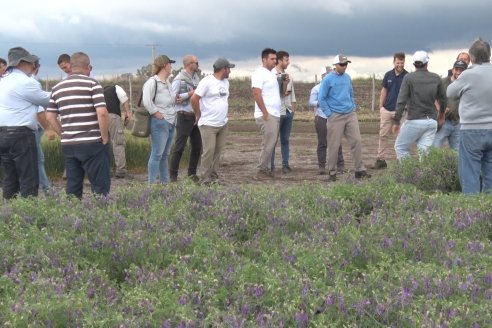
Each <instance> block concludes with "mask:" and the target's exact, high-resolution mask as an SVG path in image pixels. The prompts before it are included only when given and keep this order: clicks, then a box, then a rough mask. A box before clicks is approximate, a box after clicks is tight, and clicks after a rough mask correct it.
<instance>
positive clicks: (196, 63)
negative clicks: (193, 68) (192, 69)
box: [190, 62, 198, 65]
mask: <svg viewBox="0 0 492 328" xmlns="http://www.w3.org/2000/svg"><path fill="white" fill-rule="evenodd" d="M190 64H197V65H198V62H191V63H190Z"/></svg>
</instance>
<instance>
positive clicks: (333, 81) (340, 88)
mask: <svg viewBox="0 0 492 328" xmlns="http://www.w3.org/2000/svg"><path fill="white" fill-rule="evenodd" d="M318 103H319V107H320V108H321V110H322V111H323V113H324V114H325V115H326V117H330V116H331V115H332V114H333V113H339V114H349V113H351V112H353V111H354V110H355V100H354V90H353V88H352V79H351V78H350V76H349V75H347V74H346V73H343V74H338V73H336V72H335V71H333V72H331V73H330V74H328V75H327V76H325V78H324V79H323V80H321V86H320V88H319V95H318Z"/></svg>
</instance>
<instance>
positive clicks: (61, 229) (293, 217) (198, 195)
mask: <svg viewBox="0 0 492 328" xmlns="http://www.w3.org/2000/svg"><path fill="white" fill-rule="evenodd" d="M439 156H440V155H439ZM448 160H449V159H446V158H445V157H436V158H434V159H433V160H432V161H430V162H428V163H427V164H424V165H426V167H420V168H419V169H416V170H415V167H413V168H412V165H409V166H408V167H407V168H408V169H410V170H414V171H413V173H412V171H407V168H404V169H403V170H402V169H401V168H400V169H399V170H398V172H400V173H401V171H407V172H406V176H402V175H398V174H397V172H391V171H390V172H388V174H387V175H386V176H385V177H384V178H381V179H377V180H374V179H373V180H372V181H371V182H364V183H357V182H355V183H345V184H337V185H335V186H332V187H329V186H327V185H326V184H321V183H320V184H309V185H308V184H306V185H298V186H295V187H292V188H286V189H284V190H278V189H275V188H274V187H270V186H261V185H235V186H212V187H201V186H196V185H195V184H193V183H180V184H170V185H162V186H154V187H148V186H142V185H140V186H133V187H128V188H121V189H118V190H116V191H115V192H113V193H112V194H111V196H110V197H109V198H99V199H98V198H90V197H88V198H84V199H83V200H82V201H78V200H74V199H67V198H66V197H65V196H63V195H61V194H60V195H53V196H51V197H48V198H39V199H17V200H13V201H11V202H8V203H4V204H3V206H2V207H1V208H0V258H1V259H2V261H1V262H0V268H1V272H2V273H1V275H0V326H2V327H490V326H492V319H491V318H492V302H491V298H492V245H491V239H492V224H491V220H490V218H491V217H492V210H491V209H492V198H490V196H488V195H485V196H477V197H466V198H465V197H464V196H462V195H461V194H460V193H457V192H450V193H443V192H440V191H436V189H433V188H436V187H437V188H439V186H438V185H434V186H433V187H432V186H431V185H430V184H432V183H434V181H436V179H435V178H436V175H439V176H441V178H442V179H441V181H444V182H445V181H446V180H450V179H451V180H452V179H454V178H455V173H454V175H453V174H451V175H450V171H436V172H434V179H429V178H428V177H429V174H430V173H431V172H430V170H429V168H431V166H432V165H435V163H436V162H440V163H445V162H446V161H448ZM454 160H455V157H454ZM454 160H453V162H452V163H454ZM417 166H418V165H417ZM442 166H443V167H448V166H447V165H442ZM426 172H427V173H426ZM452 172H455V167H453V168H452ZM451 176H453V178H451ZM402 179H408V181H407V183H404V181H402ZM419 179H421V181H420V182H423V184H420V185H419ZM425 186H427V187H429V186H430V187H431V188H427V189H426V188H422V187H425Z"/></svg>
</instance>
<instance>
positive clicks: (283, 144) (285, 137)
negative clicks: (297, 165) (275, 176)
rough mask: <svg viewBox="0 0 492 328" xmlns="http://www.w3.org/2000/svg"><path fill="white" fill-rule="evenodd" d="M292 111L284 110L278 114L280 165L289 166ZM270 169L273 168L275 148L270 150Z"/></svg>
mask: <svg viewBox="0 0 492 328" xmlns="http://www.w3.org/2000/svg"><path fill="white" fill-rule="evenodd" d="M293 120H294V113H292V112H290V111H288V110H287V111H286V114H285V115H282V116H280V125H279V131H278V133H279V136H280V152H281V153H282V167H287V166H289V139H290V131H291V130H292V121H293ZM271 168H272V171H273V170H274V169H275V148H273V152H272V166H271Z"/></svg>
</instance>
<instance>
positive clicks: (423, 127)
mask: <svg viewBox="0 0 492 328" xmlns="http://www.w3.org/2000/svg"><path fill="white" fill-rule="evenodd" d="M436 130H437V121H436V120H434V119H432V118H425V119H420V120H406V121H405V123H403V125H402V126H401V129H400V134H398V137H396V140H395V152H396V157H397V158H398V160H399V161H400V160H402V159H404V158H405V157H408V156H410V149H411V148H412V146H413V144H414V143H417V148H418V152H419V157H422V155H423V154H424V153H425V152H426V150H427V149H428V148H429V147H430V146H432V143H433V142H434V137H435V135H436Z"/></svg>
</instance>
